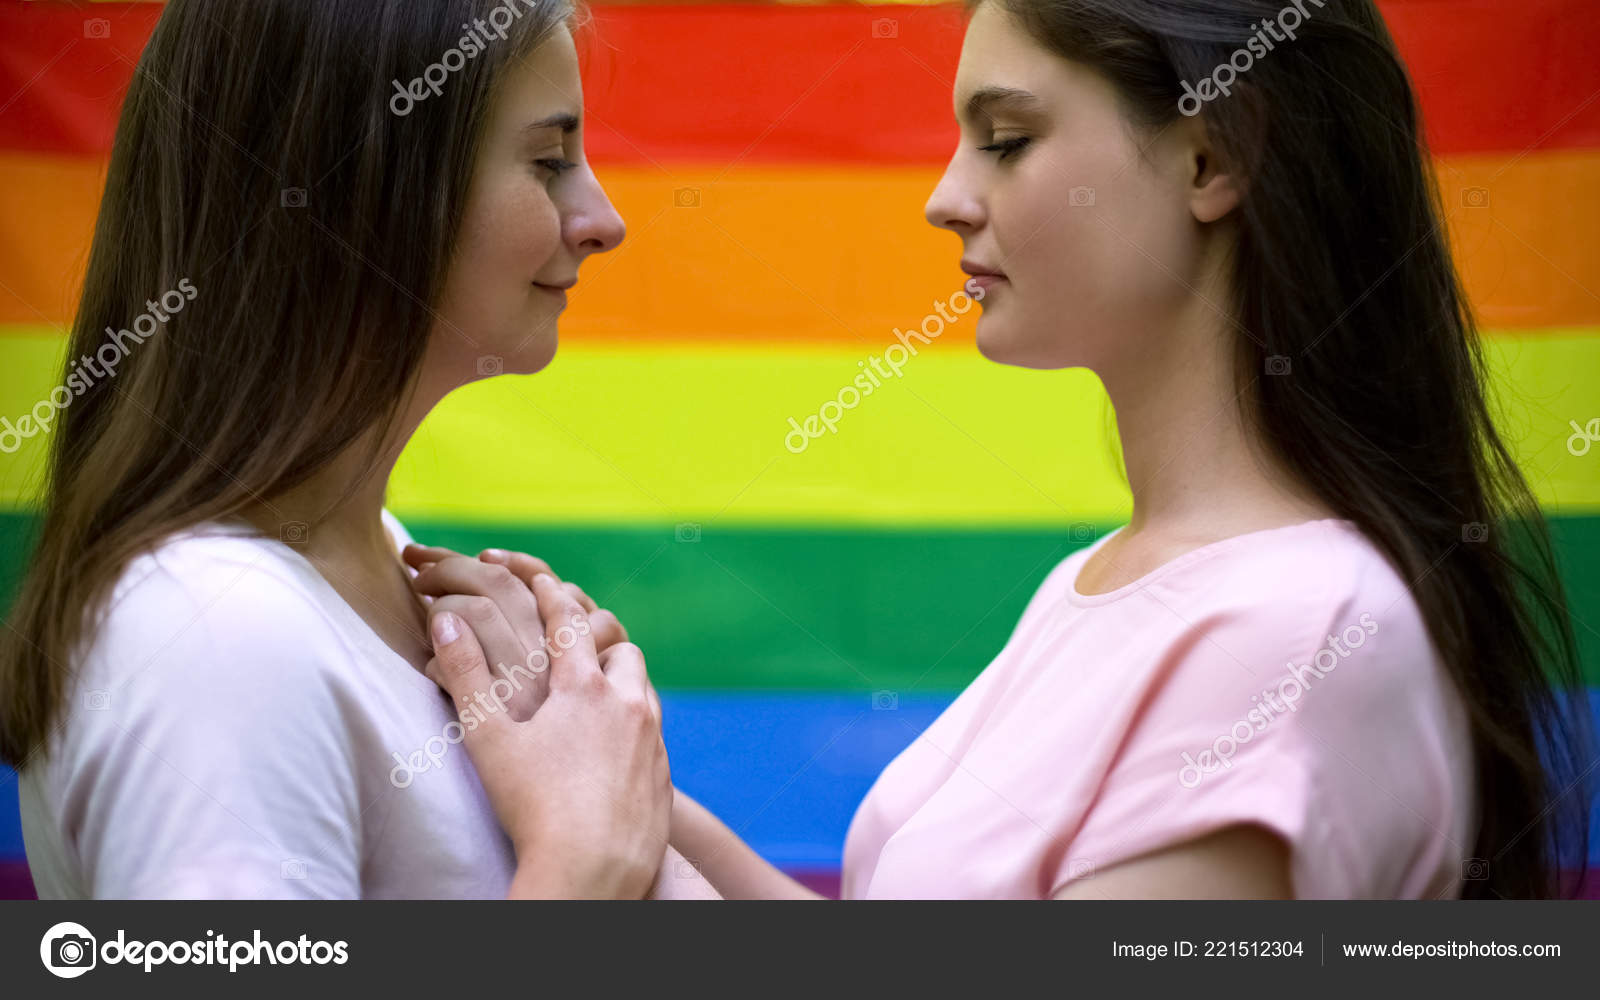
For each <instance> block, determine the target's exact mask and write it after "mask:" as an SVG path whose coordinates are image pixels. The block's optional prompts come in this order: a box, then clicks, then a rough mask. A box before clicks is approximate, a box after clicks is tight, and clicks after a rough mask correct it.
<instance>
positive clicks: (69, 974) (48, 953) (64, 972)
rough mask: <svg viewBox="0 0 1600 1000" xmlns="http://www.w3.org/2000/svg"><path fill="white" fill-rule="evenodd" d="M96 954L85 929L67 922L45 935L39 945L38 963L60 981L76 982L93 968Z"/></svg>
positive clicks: (94, 946) (96, 951)
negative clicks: (69, 980) (72, 980)
mask: <svg viewBox="0 0 1600 1000" xmlns="http://www.w3.org/2000/svg"><path fill="white" fill-rule="evenodd" d="M98 954H99V950H98V948H97V947H96V945H95V940H94V935H93V934H90V933H89V928H87V927H85V926H83V925H82V924H75V923H72V922H70V921H67V922H64V923H59V924H56V925H55V926H54V927H52V928H50V929H49V930H47V931H45V932H44V937H43V938H42V939H40V941H39V960H40V961H41V962H43V963H44V967H45V968H47V969H49V970H50V971H51V972H52V973H53V974H55V975H57V976H60V977H61V978H62V979H76V978H78V977H79V976H81V975H83V974H84V973H85V972H88V971H89V970H90V969H92V968H94V963H95V957H96V956H97V955H98Z"/></svg>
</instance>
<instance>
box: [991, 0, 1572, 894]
mask: <svg viewBox="0 0 1600 1000" xmlns="http://www.w3.org/2000/svg"><path fill="white" fill-rule="evenodd" d="M982 2H985V0H976V2H969V7H975V6H977V5H978V3H982ZM993 2H995V3H997V4H999V5H1000V6H1001V7H1002V8H1003V9H1004V10H1005V11H1007V12H1008V13H1009V14H1010V15H1011V16H1012V17H1014V18H1015V19H1016V21H1017V23H1019V24H1020V25H1022V26H1023V28H1024V29H1025V30H1026V31H1028V32H1029V34H1031V35H1032V36H1033V37H1034V38H1036V39H1037V40H1038V41H1039V42H1040V44H1041V45H1043V46H1044V47H1046V48H1048V49H1050V50H1051V51H1053V52H1055V53H1057V54H1059V55H1061V56H1063V57H1065V58H1068V59H1072V60H1074V61H1077V62H1080V63H1083V64H1085V65H1087V66H1089V67H1091V68H1093V69H1095V70H1097V71H1098V72H1100V73H1101V74H1102V75H1104V76H1105V77H1106V78H1107V79H1108V80H1110V81H1111V82H1112V84H1113V85H1114V86H1115V87H1116V88H1117V90H1118V92H1119V95H1120V97H1121V100H1122V101H1123V104H1124V107H1125V109H1126V111H1127V113H1128V114H1129V116H1130V117H1131V118H1132V119H1133V121H1134V123H1135V124H1136V126H1137V127H1140V128H1143V129H1146V130H1151V131H1154V130H1159V129H1160V128H1162V127H1163V126H1164V125H1166V124H1167V123H1170V122H1172V121H1173V120H1175V119H1176V118H1177V117H1178V116H1179V115H1180V114H1189V113H1193V112H1191V110H1190V108H1194V109H1195V110H1197V111H1198V113H1200V114H1203V115H1204V121H1205V123H1206V127H1207V130H1208V133H1209V135H1210V136H1211V137H1212V139H1213V140H1214V141H1215V142H1216V144H1217V145H1218V147H1219V148H1220V150H1221V151H1222V154H1223V156H1224V159H1225V160H1227V161H1228V162H1229V163H1230V164H1231V165H1232V166H1233V167H1234V168H1236V169H1238V170H1240V171H1241V172H1242V173H1243V174H1244V175H1245V178H1246V188H1247V192H1248V193H1247V194H1246V196H1245V198H1244V200H1243V203H1242V205H1241V209H1240V212H1239V213H1238V219H1237V227H1238V234H1239V236H1238V248H1237V254H1236V258H1235V271H1234V284H1233V293H1234V301H1235V303H1236V304H1237V315H1236V317H1235V319H1236V321H1237V323H1238V327H1239V328H1240V329H1241V330H1242V331H1244V333H1243V334H1241V335H1240V336H1238V338H1237V342H1238V369H1237V377H1238V384H1239V386H1240V387H1241V388H1242V390H1243V391H1242V394H1241V397H1240V399H1241V405H1242V407H1243V409H1244V413H1245V416H1246V417H1247V419H1248V420H1249V421H1250V422H1251V424H1252V426H1253V428H1254V431H1255V433H1256V435H1257V436H1258V437H1259V439H1260V440H1261V441H1262V442H1264V443H1265V444H1266V446H1267V447H1268V448H1270V449H1271V451H1272V453H1273V454H1274V455H1275V456H1276V457H1277V458H1278V459H1279V460H1281V461H1282V462H1283V463H1284V464H1285V465H1286V466H1287V468H1289V469H1290V470H1291V471H1292V472H1293V473H1294V474H1295V475H1297V476H1298V477H1299V479H1300V480H1301V481H1302V482H1304V483H1306V484H1308V485H1309V486H1310V487H1311V488H1312V489H1313V490H1314V491H1315V492H1316V493H1317V495H1318V496H1319V497H1320V498H1321V499H1322V500H1323V502H1324V503H1326V504H1327V505H1328V506H1329V507H1330V508H1332V509H1333V510H1334V511H1335V512H1337V514H1338V515H1339V516H1340V517H1343V518H1347V519H1349V520H1351V521H1353V522H1355V523H1356V524H1357V525H1358V526H1359V527H1360V528H1361V530H1362V531H1363V532H1364V533H1365V534H1366V535H1367V537H1368V538H1370V539H1372V540H1373V542H1374V543H1375V544H1376V545H1377V546H1378V547H1379V548H1380V549H1381V550H1382V551H1383V552H1384V553H1385V554H1386V555H1387V556H1388V558H1389V559H1390V560H1391V561H1392V562H1393V563H1394V565H1395V566H1396V567H1397V568H1398V569H1399V571H1400V572H1401V573H1402V575H1403V576H1404V578H1405V579H1406V580H1407V581H1408V582H1409V585H1410V589H1411V592H1412V595H1413V596H1414V598H1415V600H1416V602H1417V605H1418V607H1419V608H1420V609H1421V612H1422V616H1423V619H1424V621H1425V622H1426V625H1427V628H1428V632H1429V635H1430V637H1431V639H1432V641H1433V644H1434V646H1435V648H1436V649H1437V651H1438V653H1439V655H1440V657H1441V658H1442V660H1443V662H1444V664H1445V666H1446V668H1447V669H1448V670H1449V672H1450V675H1451V676H1452V677H1453V679H1454V681H1455V684H1456V686H1457V688H1458V690H1459V692H1460V694H1461V697H1462V699H1463V701H1464V703H1465V706H1466V709H1467V712H1468V715H1469V718H1470V726H1471V733H1472V745H1473V755H1474V770H1475V777H1476V784H1477V794H1478V800H1479V802H1480V803H1481V808H1480V816H1481V820H1480V825H1479V829H1478V832H1477V840H1476V843H1475V844H1474V854H1475V856H1476V860H1477V861H1478V862H1479V864H1475V865H1473V866H1471V867H1472V868H1473V869H1477V870H1473V871H1471V872H1470V877H1469V880H1468V881H1466V882H1465V883H1464V894H1465V895H1467V896H1504V897H1539V896H1558V895H1563V894H1566V893H1567V892H1577V891H1580V890H1581V881H1580V882H1579V884H1577V885H1571V886H1567V885H1563V884H1562V879H1561V878H1560V873H1561V868H1562V866H1563V863H1565V864H1566V865H1569V866H1571V867H1572V868H1574V869H1575V870H1576V871H1577V872H1578V873H1580V880H1581V877H1582V875H1581V873H1582V872H1583V869H1584V862H1585V847H1586V844H1587V836H1586V830H1587V815H1588V807H1589V802H1590V798H1589V795H1588V792H1589V790H1590V787H1591V785H1590V783H1589V782H1588V781H1587V770H1588V768H1589V767H1590V766H1591V765H1590V763H1589V762H1590V761H1591V760H1593V749H1594V739H1593V734H1592V732H1591V729H1592V725H1591V723H1590V720H1589V714H1588V710H1587V703H1586V698H1585V693H1586V692H1585V689H1584V687H1583V684H1582V680H1581V674H1580V671H1579V667H1578V656H1577V651H1576V643H1575V641H1574V638H1573V633H1572V624H1571V621H1570V619H1569V617H1568V614H1567V605H1566V601H1565V598H1564V596H1563V593H1562V586H1561V581H1560V579H1559V577H1558V576H1557V571H1556V563H1555V559H1554V556H1553V553H1552V549H1551V545H1550V541H1549V537H1548V532H1547V529H1546V526H1545V523H1544V520H1543V517H1542V515H1541V513H1540V510H1539V506H1538V503H1537V501H1536V500H1535V499H1534V496H1533V493H1532V491H1531V490H1530V489H1529V487H1528V484H1527V481H1526V480H1525V479H1524V478H1523V476H1522V474H1521V472H1520V471H1519V470H1518V469H1517V466H1516V463H1515V462H1514V461H1513V459H1512V456H1511V453H1510V450H1509V449H1508V448H1507V446H1506V444H1505V442H1504V440H1503V439H1502V438H1501V437H1500V435H1499V433H1498V432H1497V431H1496V430H1495V427H1494V423H1493V421H1492V420H1491V417H1490V409H1489V406H1488V403H1487V402H1486V400H1485V392H1484V385H1485V382H1486V380H1487V372H1486V368H1485V364H1484V356H1483V349H1482V345H1481V342H1480V339H1479V336H1478V332H1477V329H1476V326H1475V323H1474V320H1473V317H1472V315H1471V312H1470V310H1469V308H1468V303H1467V301H1466V298H1465V295H1464V294H1463V292H1462V288H1461V283H1460V280H1459V278H1458V276H1457V274H1456V271H1455V267H1454V264H1453V262H1452V260H1451V257H1450V249H1449V245H1448V242H1447V239H1446V232H1445V228H1444V224H1443V221H1442V220H1443V212H1442V208H1441V206H1440V203H1439V194H1438V187H1437V182H1436V179H1435V177H1434V176H1433V173H1432V169H1431V162H1430V159H1429V157H1428V154H1427V151H1426V149H1425V147H1424V143H1423V136H1422V129H1421V118H1420V115H1419V112H1418V109H1417V105H1416V100H1415V96H1414V94H1413V91H1412V88H1411V85H1410V82H1409V80H1408V79H1407V76H1406V71H1405V67H1404V65H1403V64H1402V62H1401V60H1400V57H1399V55H1398V53H1397V51H1396V49H1395V46H1394V43H1393V41H1392V39H1391V38H1390V36H1389V33H1388V30H1387V28H1386V26H1385V25H1384V23H1383V19H1382V17H1381V15H1380V14H1379V13H1378V10H1377V8H1376V7H1375V6H1374V5H1373V4H1372V3H1371V2H1370V0H1323V2H1319V3H1318V4H1317V5H1316V7H1315V8H1314V9H1312V10H1311V11H1310V12H1309V14H1310V16H1309V17H1306V18H1304V19H1303V21H1302V23H1301V24H1300V25H1299V26H1298V28H1296V29H1295V37H1294V39H1293V40H1292V41H1288V40H1283V39H1280V40H1279V42H1278V46H1277V51H1272V52H1271V54H1265V55H1264V57H1261V58H1257V59H1256V60H1254V62H1253V65H1250V66H1249V67H1248V70H1247V71H1240V72H1237V73H1236V74H1235V77H1236V79H1234V80H1233V81H1232V83H1231V86H1230V88H1229V93H1228V94H1226V95H1221V96H1218V94H1219V92H1218V91H1217V90H1216V89H1215V86H1214V85H1213V86H1212V87H1208V88H1205V94H1204V96H1205V97H1206V98H1208V99H1207V100H1206V101H1204V102H1201V101H1199V100H1196V99H1195V98H1192V97H1190V98H1188V100H1187V107H1185V108H1182V109H1180V100H1184V99H1185V98H1186V95H1187V94H1189V93H1190V92H1189V91H1188V90H1186V88H1185V84H1186V82H1187V83H1188V84H1189V85H1190V86H1192V87H1196V88H1198V87H1199V86H1200V81H1203V80H1206V78H1207V77H1210V76H1211V75H1212V74H1213V73H1214V72H1216V71H1218V68H1219V67H1221V66H1223V65H1224V64H1226V63H1228V62H1229V60H1230V57H1231V56H1233V54H1234V53H1236V52H1238V51H1240V50H1244V49H1245V46H1246V41H1247V40H1248V39H1251V38H1252V37H1253V36H1255V35H1256V34H1257V33H1258V28H1259V25H1260V24H1262V23H1265V22H1267V21H1271V20H1274V19H1276V18H1277V17H1278V15H1279V13H1280V12H1282V11H1284V10H1285V9H1286V8H1285V5H1284V3H1283V2H1282V0H1205V2H1197V0H993ZM1263 47H1264V46H1263ZM1235 65H1237V64H1235ZM1569 836H1570V837H1571V839H1570V840H1568V839H1567V838H1568V837H1569ZM1373 849H1374V850H1382V849H1383V845H1381V844H1375V845H1373ZM1479 875H1486V876H1487V877H1485V878H1478V877H1477V876H1479Z"/></svg>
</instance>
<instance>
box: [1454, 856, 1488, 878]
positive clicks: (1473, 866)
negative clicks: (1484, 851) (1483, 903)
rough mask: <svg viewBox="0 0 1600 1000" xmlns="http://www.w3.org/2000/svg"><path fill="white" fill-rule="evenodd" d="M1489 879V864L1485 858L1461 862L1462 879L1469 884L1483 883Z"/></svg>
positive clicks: (1467, 859) (1468, 859)
mask: <svg viewBox="0 0 1600 1000" xmlns="http://www.w3.org/2000/svg"><path fill="white" fill-rule="evenodd" d="M1488 877H1489V862H1487V861H1485V860H1484V859H1483V858H1466V859H1465V860H1463V861H1462V862H1461V878H1462V879H1463V880H1465V881H1467V882H1482V881H1483V880H1484V879H1486V878H1488Z"/></svg>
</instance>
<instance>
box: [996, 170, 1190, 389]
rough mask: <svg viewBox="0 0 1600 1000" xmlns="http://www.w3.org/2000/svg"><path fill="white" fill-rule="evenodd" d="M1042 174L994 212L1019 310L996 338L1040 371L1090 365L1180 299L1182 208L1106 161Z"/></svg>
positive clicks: (1184, 237) (1184, 266)
mask: <svg viewBox="0 0 1600 1000" xmlns="http://www.w3.org/2000/svg"><path fill="white" fill-rule="evenodd" d="M1046 166H1047V167H1048V166H1050V165H1046ZM1041 175H1042V176H1040V177H1038V178H1035V183H1033V184H1031V185H1029V186H1028V187H1026V188H1023V189H1020V190H1018V191H1017V192H1015V196H1014V197H1012V198H1009V199H1006V200H1005V201H1004V202H997V203H995V204H993V205H992V206H991V213H992V220H993V224H994V229H995V235H996V238H997V240H998V241H999V242H1000V247H1001V250H1002V253H1004V254H1006V255H1008V257H1007V264H1006V267H1005V269H1006V271H1007V273H1008V274H1009V275H1010V276H1011V278H1012V284H1013V288H1012V289H1010V290H1011V291H1013V292H1014V293H1015V294H1014V302H1013V303H1012V304H1013V305H1014V306H1015V307H1016V308H1014V309H1013V310H1011V311H1010V313H1009V315H1007V317H1006V322H1005V323H1004V324H1003V326H1004V329H1003V330H1001V331H997V333H999V334H1000V336H1002V337H1003V338H1004V340H1005V341H1007V342H1010V343H1011V345H1012V347H1013V349H1014V350H1015V351H1017V352H1019V353H1020V354H1023V355H1026V356H1027V358H1028V359H1029V360H1031V361H1032V362H1034V363H1037V364H1041V365H1047V366H1051V367H1054V366H1060V365H1067V364H1093V363H1094V362H1095V360H1096V359H1097V358H1101V357H1104V356H1105V354H1106V351H1107V350H1108V345H1110V344H1114V343H1116V342H1120V341H1126V340H1127V339H1128V338H1130V337H1136V336H1138V332H1139V331H1140V330H1141V329H1145V328H1147V327H1148V326H1149V325H1150V324H1151V322H1152V320H1153V318H1154V317H1156V316H1158V315H1160V314H1162V313H1163V312H1165V311H1166V310H1168V309H1169V308H1170V307H1171V305H1172V303H1174V302H1176V301H1180V300H1181V298H1182V293H1183V291H1184V283H1185V282H1188V281H1189V280H1190V275H1189V271H1190V264H1189V262H1188V260H1187V250H1186V247H1187V246H1188V245H1189V242H1188V230H1187V229H1186V228H1185V226H1184V222H1183V220H1184V218H1185V216H1184V215H1183V208H1182V206H1181V204H1180V205H1176V206H1175V205H1173V204H1172V203H1171V196H1170V194H1169V193H1168V192H1167V191H1166V190H1165V189H1164V188H1161V187H1158V186H1156V185H1154V184H1153V183H1151V182H1150V180H1149V179H1148V178H1146V177H1144V176H1143V175H1142V174H1140V173H1139V171H1138V169H1137V168H1136V167H1133V168H1126V169H1125V163H1124V162H1123V161H1120V160H1113V159H1112V158H1105V159H1095V158H1084V159H1080V160H1079V161H1078V162H1077V163H1076V164H1074V166H1073V168H1071V169H1061V168H1060V167H1059V166H1057V167H1056V168H1055V169H1048V170H1044V171H1041ZM998 318H999V317H998V310H997V319H998ZM996 325H997V326H1001V325H1002V324H996Z"/></svg>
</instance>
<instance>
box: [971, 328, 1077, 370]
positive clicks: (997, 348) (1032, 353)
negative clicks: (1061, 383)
mask: <svg viewBox="0 0 1600 1000" xmlns="http://www.w3.org/2000/svg"><path fill="white" fill-rule="evenodd" d="M977 339H978V353H979V354H982V355H983V356H984V358H986V359H987V360H989V361H993V362H994V363H995V364H997V365H1009V366H1010V367H1012V368H1032V369H1036V370H1039V371H1054V370H1056V369H1059V368H1072V367H1074V366H1075V365H1076V364H1077V362H1074V361H1072V360H1069V359H1067V358H1065V357H1063V356H1062V355H1063V352H1062V351H1061V345H1060V344H1056V343H1048V344H1047V343H1040V342H1039V339H1037V338H1034V339H1030V338H1028V337H1027V336H1025V335H1023V331H1020V330H1015V329H1012V330H1003V329H1001V330H996V329H992V328H991V329H988V330H985V328H984V326H983V324H982V323H979V325H978V332H977Z"/></svg>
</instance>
